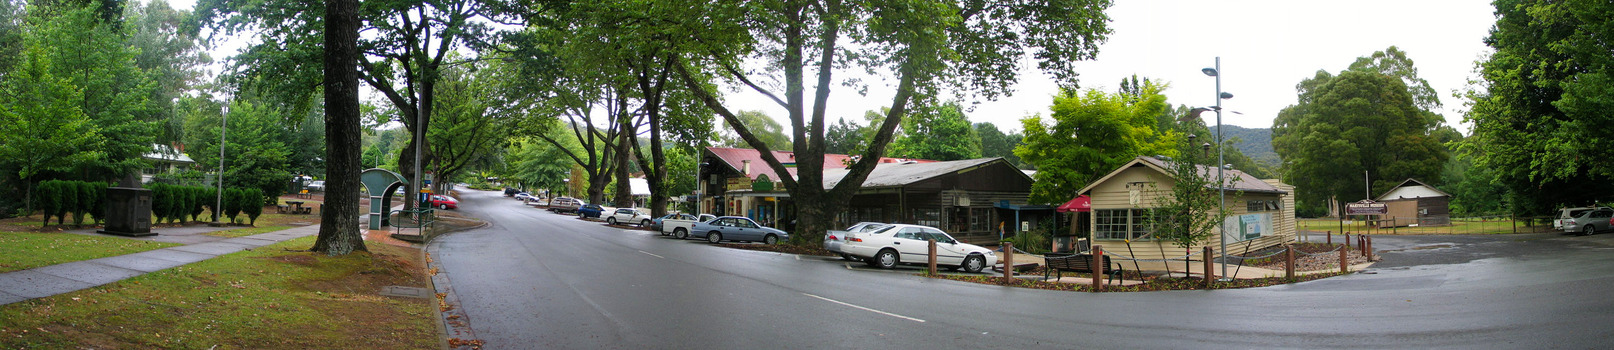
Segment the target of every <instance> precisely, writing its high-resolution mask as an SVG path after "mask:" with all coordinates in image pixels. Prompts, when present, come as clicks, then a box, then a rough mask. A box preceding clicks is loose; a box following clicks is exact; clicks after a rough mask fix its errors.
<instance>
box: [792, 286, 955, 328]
mask: <svg viewBox="0 0 1614 350" xmlns="http://www.w3.org/2000/svg"><path fill="white" fill-rule="evenodd" d="M801 295H806V296H810V297H814V298H818V299H821V300H824V301H828V302H831V303H836V304H841V305H846V306H850V307H852V308H856V309H860V310H863V311H868V312H873V313H877V314H881V315H886V316H891V317H896V318H900V319H904V320H909V321H914V322H919V323H924V322H925V320H921V319H917V318H913V317H908V316H903V315H898V314H894V313H890V312H885V311H880V310H875V309H870V308H866V307H862V306H857V305H852V304H850V303H846V302H843V301H840V300H835V299H830V298H825V297H821V296H817V295H812V294H807V293H801Z"/></svg>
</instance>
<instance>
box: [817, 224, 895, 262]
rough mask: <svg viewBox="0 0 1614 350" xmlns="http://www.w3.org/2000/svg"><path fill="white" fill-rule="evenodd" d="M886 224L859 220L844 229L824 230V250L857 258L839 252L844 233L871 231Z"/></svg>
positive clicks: (843, 256) (844, 257) (850, 258)
mask: <svg viewBox="0 0 1614 350" xmlns="http://www.w3.org/2000/svg"><path fill="white" fill-rule="evenodd" d="M887 225H889V224H886V223H879V222H859V223H856V224H852V226H851V227H847V228H846V230H845V231H835V230H832V231H829V232H826V233H825V234H824V250H828V251H829V252H831V253H835V254H840V255H841V259H846V260H857V259H856V258H853V257H852V256H851V255H846V253H841V243H843V242H845V239H844V237H846V233H847V232H873V231H874V230H879V229H880V228H882V227H886V226H887Z"/></svg>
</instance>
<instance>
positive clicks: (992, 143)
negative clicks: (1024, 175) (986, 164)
mask: <svg viewBox="0 0 1614 350" xmlns="http://www.w3.org/2000/svg"><path fill="white" fill-rule="evenodd" d="M975 135H978V136H980V137H981V156H982V157H988V158H991V157H1003V159H1004V160H1007V161H1009V164H1014V166H1015V167H1016V168H1020V169H1033V168H1032V167H1031V164H1027V163H1026V161H1025V160H1022V159H1020V156H1017V155H1014V149H1015V147H1020V140H1021V139H1022V138H1024V136H1021V135H1020V134H1018V133H1015V134H1005V133H1003V131H1000V130H998V126H997V125H996V124H992V123H975Z"/></svg>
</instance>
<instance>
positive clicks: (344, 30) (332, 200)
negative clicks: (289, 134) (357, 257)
mask: <svg viewBox="0 0 1614 350" xmlns="http://www.w3.org/2000/svg"><path fill="white" fill-rule="evenodd" d="M325 9H326V10H325V60H324V61H325V62H324V63H325V142H326V147H325V159H326V165H327V168H326V177H327V179H326V180H325V181H326V183H325V184H326V186H328V188H329V189H330V190H329V191H325V207H324V209H323V210H321V211H320V220H321V221H322V223H321V225H320V227H319V237H318V238H317V240H315V241H314V247H313V248H310V249H309V250H312V251H316V252H323V253H326V254H330V255H346V254H348V253H352V252H355V251H368V249H366V248H365V247H364V236H363V235H361V234H360V233H359V188H360V184H359V172H360V171H361V168H362V167H363V166H362V165H361V164H360V162H359V156H360V141H359V118H360V114H359V71H358V65H357V63H358V61H359V59H358V57H359V48H358V39H359V14H358V10H359V2H358V0H326V1H325Z"/></svg>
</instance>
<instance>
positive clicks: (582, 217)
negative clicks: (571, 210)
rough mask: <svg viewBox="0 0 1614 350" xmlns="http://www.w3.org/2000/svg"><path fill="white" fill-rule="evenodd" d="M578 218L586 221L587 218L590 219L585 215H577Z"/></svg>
mask: <svg viewBox="0 0 1614 350" xmlns="http://www.w3.org/2000/svg"><path fill="white" fill-rule="evenodd" d="M577 218H578V219H585V218H588V217H587V216H583V213H577Z"/></svg>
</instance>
